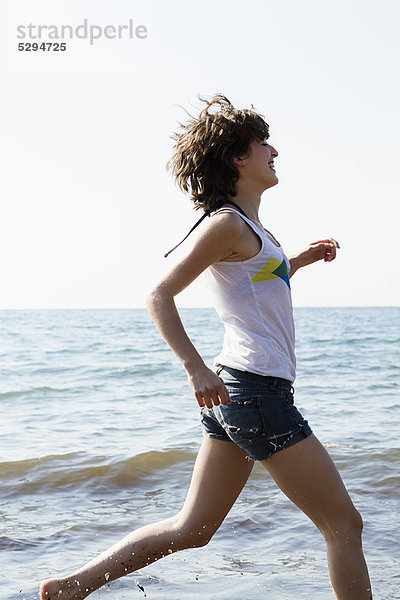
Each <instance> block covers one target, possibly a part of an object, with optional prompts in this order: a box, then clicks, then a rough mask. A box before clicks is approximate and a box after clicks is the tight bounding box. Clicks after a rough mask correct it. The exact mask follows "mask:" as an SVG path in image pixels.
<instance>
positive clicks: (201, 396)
mask: <svg viewBox="0 0 400 600" xmlns="http://www.w3.org/2000/svg"><path fill="white" fill-rule="evenodd" d="M218 379H219V382H217V384H216V385H215V386H212V387H209V388H207V387H205V389H204V390H195V391H194V395H195V397H196V400H197V404H198V405H199V406H200V408H202V407H203V406H207V408H212V407H213V406H219V405H220V404H229V402H230V401H231V399H230V398H229V394H228V391H227V389H226V387H225V384H224V382H223V381H222V379H221V378H220V377H218Z"/></svg>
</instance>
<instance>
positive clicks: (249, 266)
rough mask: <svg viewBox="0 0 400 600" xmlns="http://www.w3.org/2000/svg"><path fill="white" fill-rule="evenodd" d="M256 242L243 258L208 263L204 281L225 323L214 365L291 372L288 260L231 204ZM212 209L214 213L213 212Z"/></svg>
mask: <svg viewBox="0 0 400 600" xmlns="http://www.w3.org/2000/svg"><path fill="white" fill-rule="evenodd" d="M222 210H223V211H227V210H229V211H231V212H234V213H236V214H238V215H239V216H240V217H241V218H242V219H243V220H244V221H246V223H248V225H250V227H251V228H252V229H253V231H254V232H255V233H256V234H257V236H258V237H259V238H260V240H261V250H260V251H259V252H258V254H256V255H255V256H253V257H252V258H249V259H247V260H242V261H235V262H228V261H219V262H216V263H214V264H213V265H211V266H210V267H209V268H208V270H207V272H208V284H209V287H210V290H211V293H212V295H213V297H214V303H215V308H216V311H217V313H218V315H219V317H220V319H221V320H222V322H223V324H224V327H225V335H224V343H223V348H222V351H221V353H220V354H219V355H218V356H217V357H216V358H215V362H216V363H220V364H223V365H226V366H227V367H232V368H234V369H239V370H241V371H250V372H251V373H257V374H258V375H272V376H274V377H282V378H283V379H288V380H289V381H291V382H293V381H294V379H295V376H296V358H295V354H294V322H293V308H292V299H291V293H290V283H289V269H290V263H289V260H288V259H287V257H286V256H285V254H284V252H283V250H282V248H281V246H280V245H279V244H278V242H277V241H276V240H275V239H274V238H273V237H272V236H271V234H269V233H268V232H267V231H266V230H265V229H261V228H259V227H258V226H257V225H255V223H253V222H252V221H250V219H248V218H247V217H245V216H243V215H241V214H240V213H239V212H238V211H237V210H235V209H233V208H227V207H224V208H223V209H222ZM219 212H221V211H217V212H216V213H214V214H218V213H219Z"/></svg>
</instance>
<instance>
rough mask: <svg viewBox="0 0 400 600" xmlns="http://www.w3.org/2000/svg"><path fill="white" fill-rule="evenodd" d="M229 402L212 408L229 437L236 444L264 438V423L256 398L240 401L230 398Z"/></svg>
mask: <svg viewBox="0 0 400 600" xmlns="http://www.w3.org/2000/svg"><path fill="white" fill-rule="evenodd" d="M242 398H243V396H242ZM231 400H232V402H230V404H225V405H220V406H218V407H216V408H214V410H216V409H217V410H218V412H219V418H220V420H221V422H222V425H223V427H224V429H225V431H226V432H227V434H228V435H229V437H230V438H231V439H232V440H233V441H235V442H237V441H238V439H242V440H256V439H258V438H260V437H263V436H265V423H264V420H263V415H262V411H261V410H260V406H259V400H258V398H248V397H247V398H243V399H242V400H240V399H235V396H233V397H232V396H231Z"/></svg>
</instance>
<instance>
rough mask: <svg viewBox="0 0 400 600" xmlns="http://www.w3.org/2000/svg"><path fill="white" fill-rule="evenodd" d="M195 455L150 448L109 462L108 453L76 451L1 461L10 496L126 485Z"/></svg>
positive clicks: (0, 471) (0, 472)
mask: <svg viewBox="0 0 400 600" xmlns="http://www.w3.org/2000/svg"><path fill="white" fill-rule="evenodd" d="M194 456H195V455H194V453H193V452H190V451H187V450H166V451H150V452H144V453H142V454H138V455H136V456H134V457H132V458H128V459H122V460H114V461H111V462H109V463H107V462H106V460H107V458H106V457H104V456H102V457H90V456H88V455H87V454H86V453H83V452H72V453H68V454H63V455H49V456H44V457H42V458H31V459H27V460H21V461H10V462H3V463H0V479H1V481H2V488H3V493H4V495H6V496H8V497H13V496H20V495H23V494H33V493H36V492H42V493H47V492H49V491H57V490H59V491H61V490H62V489H68V490H69V491H71V489H73V488H81V487H82V486H83V487H85V486H94V487H102V488H104V487H111V488H115V487H117V488H118V487H119V488H126V487H130V486H132V485H133V484H135V483H136V482H137V481H138V480H140V479H142V478H144V477H149V476H154V475H156V474H157V472H158V471H160V470H164V469H165V468H168V467H171V466H173V465H176V464H179V463H183V462H188V461H190V462H192V461H193V459H194ZM163 477H164V475H163Z"/></svg>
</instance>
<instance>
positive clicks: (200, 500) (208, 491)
mask: <svg viewBox="0 0 400 600" xmlns="http://www.w3.org/2000/svg"><path fill="white" fill-rule="evenodd" d="M252 468H253V461H249V460H247V458H246V452H245V451H244V450H242V449H241V448H239V447H238V446H236V445H235V444H234V443H232V442H225V441H221V440H215V439H213V438H210V437H208V436H204V438H203V442H202V445H201V447H200V450H199V453H198V455H197V459H196V462H195V466H194V469H193V475H192V480H191V483H190V487H189V491H188V494H187V497H186V500H185V503H184V506H183V508H182V510H181V512H180V519H179V520H180V522H181V524H182V522H184V523H185V525H186V526H187V527H189V528H191V529H196V528H198V527H199V526H201V527H203V526H204V525H206V526H207V529H208V532H210V530H213V531H212V533H213V532H214V531H216V529H218V527H219V525H220V524H221V523H222V521H223V520H224V518H225V516H226V515H227V513H228V512H229V510H230V509H231V507H232V506H233V504H234V503H235V501H236V499H237V497H238V496H239V494H240V492H241V491H242V489H243V486H244V485H245V483H246V481H247V479H248V477H249V475H250V473H251V470H252Z"/></svg>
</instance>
